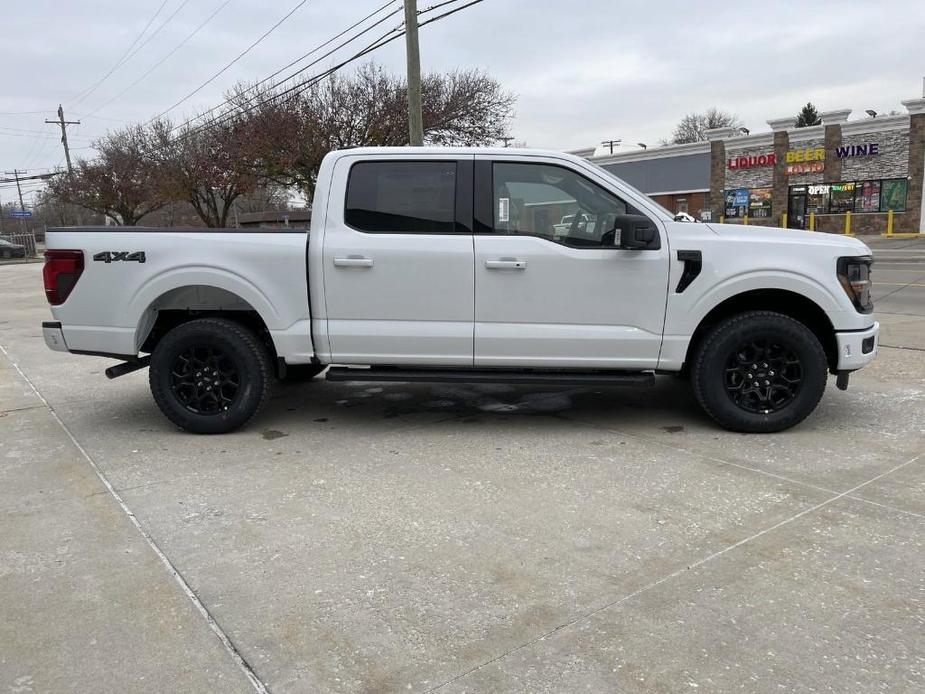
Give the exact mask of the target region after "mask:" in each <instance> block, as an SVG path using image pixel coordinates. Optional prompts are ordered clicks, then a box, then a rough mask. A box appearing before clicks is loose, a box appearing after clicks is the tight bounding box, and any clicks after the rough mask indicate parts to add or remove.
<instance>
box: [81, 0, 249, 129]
mask: <svg viewBox="0 0 925 694" xmlns="http://www.w3.org/2000/svg"><path fill="white" fill-rule="evenodd" d="M230 2H231V0H225V2H223V3H222V4H221V5H219V6H218V7H217V8H215V11H214V12H212V14H210V15H209V16H208V17H206V18H205V20H204V21H203V22H202V23H201V24H200V25H199V26H197V27H196V28H195V29H193V30H192V31H191V32H190V33H189V34H187V35H186V38H184V39H183V40H182V41H180V43H178V44H177V45H176V46H175V47H174V49H173V50H172V51H170V53H168V54H167V55H165V56H164V57H163V58H161V59H160V60H158V61H157V62H156V63H154V64H153V65H152V66H151V67H149V68H148V69H147V70H146V71H145V72H144V73H142V75H141V77H139V78H138V79H136V80H135V81H134V82H132V83H131V84H130V85H128V86H127V87H126V88H125V89H123V90H122V91H121V92H119V93H118V94H116V95H115V96H114V97H112V98H111V99H109V100H107V101H105V102H103V103H102V104H100V105H99V106H97V107H96V108H95V109H93V110H92V111H91V112H90V113H89V114H87V116H86V117H87V118H89V117H91V116H94V114H96V113H98V112H99V111H102V110H103V109H104V108H106V107H107V106H109V104H111V103H112V102H113V101H115V100H116V99H118V98H119V97H121V96H122V95H123V94H125V93H126V92H127V91H129V90H130V89H132V88H133V87H135V86H136V85H137V84H138V83H139V82H141V81H142V80H144V78H145V77H147V76H148V75H150V74H151V73H152V72H154V71H155V70H156V69H157V68H159V67H160V66H161V65H163V64H164V63H165V62H167V60H169V59H170V58H171V57H172V56H173V55H174V54H175V53H176V52H177V51H179V50H180V49H181V48H183V46H185V45H186V43H187V42H188V41H189V40H190V39H192V38H193V37H194V36H195V35H196V34H198V33H199V31H200V30H201V29H202V28H203V27H204V26H205V25H206V24H208V23H209V22H211V21H212V19H213V18H214V17H215V15H217V14H218V13H219V12H221V11H222V10H223V9H224V8H225V5H227V4H228V3H230ZM94 117H96V118H101V117H102V116H94ZM111 120H118V119H111Z"/></svg>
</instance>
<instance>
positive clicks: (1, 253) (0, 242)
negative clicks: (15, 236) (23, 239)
mask: <svg viewBox="0 0 925 694" xmlns="http://www.w3.org/2000/svg"><path fill="white" fill-rule="evenodd" d="M25 257H26V247H25V246H21V245H20V244H18V243H13V242H12V241H7V240H6V239H0V258H25Z"/></svg>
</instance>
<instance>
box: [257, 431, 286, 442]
mask: <svg viewBox="0 0 925 694" xmlns="http://www.w3.org/2000/svg"><path fill="white" fill-rule="evenodd" d="M260 435H261V436H263V438H264V440H265V441H273V440H274V439H281V438H283V437H284V436H289V434H287V433H286V432H285V431H277V430H276V429H267V430H266V431H262V432H261V433H260Z"/></svg>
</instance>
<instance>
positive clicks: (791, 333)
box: [694, 313, 828, 432]
mask: <svg viewBox="0 0 925 694" xmlns="http://www.w3.org/2000/svg"><path fill="white" fill-rule="evenodd" d="M759 338H766V339H771V340H774V341H775V342H778V343H781V344H784V345H785V346H786V347H788V348H789V349H792V350H793V352H794V353H795V354H796V355H797V357H798V358H799V360H800V364H801V368H802V371H803V382H802V384H801V385H800V390H799V392H798V393H797V395H796V397H795V398H794V399H793V400H792V401H791V402H790V403H789V404H787V405H786V406H785V407H784V408H783V409H781V410H779V411H777V412H772V413H769V414H763V413H760V412H749V411H748V410H745V409H743V408H741V407H739V406H738V405H736V404H735V402H733V400H732V398H730V397H729V394H728V392H727V391H726V387H725V368H726V363H727V361H728V359H729V357H730V356H731V355H732V352H733V351H734V350H735V349H737V348H738V347H739V346H741V345H742V344H744V343H746V342H748V341H749V340H753V339H759ZM827 375H828V364H827V362H826V358H825V352H824V351H823V349H822V345H820V344H819V341H818V339H817V338H816V336H815V335H814V334H813V333H812V332H811V331H810V330H809V329H808V328H806V327H805V326H804V325H802V324H801V323H798V322H796V321H794V320H793V319H791V318H788V317H786V316H783V315H780V314H770V313H763V314H754V315H749V316H744V317H740V319H739V320H735V319H732V320H730V321H727V322H726V323H724V324H721V325H720V326H718V327H717V329H716V333H715V335H714V337H713V339H712V340H708V342H707V344H705V349H704V353H703V354H702V355H701V358H700V359H698V361H697V364H696V373H695V375H694V378H695V379H696V380H697V386H698V387H697V395H698V398H699V399H700V400H701V404H702V405H703V406H704V408H705V409H706V410H707V412H708V413H709V414H710V415H711V416H712V417H713V418H714V419H716V420H717V421H718V422H719V423H720V424H722V425H723V426H725V427H726V428H729V429H733V430H735V431H747V432H775V431H781V430H783V429H787V428H789V427H791V426H793V425H795V424H797V423H799V422H800V421H802V420H803V419H805V418H806V417H807V416H808V415H809V414H810V413H811V412H812V411H813V409H815V407H816V405H817V404H818V402H819V399H820V398H821V397H822V393H823V392H824V390H825V386H826V380H827V377H828V376H827Z"/></svg>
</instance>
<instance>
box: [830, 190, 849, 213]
mask: <svg viewBox="0 0 925 694" xmlns="http://www.w3.org/2000/svg"><path fill="white" fill-rule="evenodd" d="M854 189H855V185H854V183H833V184H831V185H830V186H829V210H828V211H829V213H831V214H844V213H845V212H852V211H853V210H854Z"/></svg>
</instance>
